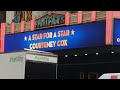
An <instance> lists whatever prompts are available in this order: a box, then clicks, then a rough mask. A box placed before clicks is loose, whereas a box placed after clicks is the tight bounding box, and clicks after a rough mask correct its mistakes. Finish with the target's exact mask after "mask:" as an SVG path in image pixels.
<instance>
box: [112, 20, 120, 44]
mask: <svg viewBox="0 0 120 90" xmlns="http://www.w3.org/2000/svg"><path fill="white" fill-rule="evenodd" d="M113 42H114V45H120V19H115V20H114V38H113Z"/></svg>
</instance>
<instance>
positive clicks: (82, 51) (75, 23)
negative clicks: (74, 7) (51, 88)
mask: <svg viewBox="0 0 120 90" xmlns="http://www.w3.org/2000/svg"><path fill="white" fill-rule="evenodd" d="M7 13H9V14H10V13H12V14H11V16H10V15H6V16H7V17H6V18H9V17H10V18H9V19H8V20H6V23H10V24H6V23H2V24H1V26H2V27H1V30H2V31H1V52H10V51H14V50H23V49H24V48H29V49H35V50H43V51H50V52H53V53H56V54H58V56H59V57H58V65H59V68H58V78H60V79H61V78H65V79H66V78H70V79H71V78H73V79H78V78H83V76H85V75H86V74H87V77H89V78H90V75H91V74H92V75H95V76H96V75H98V72H99V73H103V72H108V71H109V70H108V67H106V65H110V67H109V68H111V71H112V72H113V71H116V72H119V71H117V68H119V67H118V66H116V67H115V66H112V64H108V63H110V62H112V59H110V58H109V57H111V56H114V55H110V56H107V54H106V53H108V52H111V51H116V52H119V51H118V50H119V48H116V47H115V48H114V47H113V46H115V45H119V41H120V39H119V28H118V27H119V18H120V11H75V12H72V11H11V12H7ZM117 20H118V21H117ZM114 23H116V24H114ZM116 32H117V33H118V34H117V33H116ZM114 34H115V35H114ZM116 40H117V41H116ZM14 43H15V44H14ZM55 45H57V46H55ZM109 46H110V47H109ZM111 46H112V47H111ZM106 49H107V50H106ZM88 53H89V54H90V56H93V57H92V58H91V57H89V55H88ZM99 53H102V54H104V55H105V57H102V58H103V59H100V57H99V56H100V55H99V56H94V54H96V55H98V54H99ZM86 56H88V57H89V58H91V59H88V57H86ZM111 58H112V57H111ZM114 58H115V59H116V61H119V60H118V59H119V55H118V57H115V56H114ZM96 60H98V61H99V60H100V61H102V60H103V61H102V62H101V63H102V64H101V63H99V62H98V61H96ZM104 60H105V61H106V63H107V64H105V63H104ZM107 60H108V61H107ZM96 62H98V63H97V64H95V63H96ZM90 63H92V64H90ZM117 64H118V63H117ZM117 64H116V62H115V63H113V65H117ZM98 66H99V67H98ZM102 66H103V67H104V68H101V67H102ZM87 67H88V68H87ZM91 67H93V68H94V69H93V68H91ZM113 67H114V69H116V70H114V69H112V68H113ZM99 68H100V69H99ZM92 70H93V71H92ZM102 70H103V71H102ZM85 72H86V73H85ZM88 73H89V74H88ZM96 73H97V74H96ZM85 77H86V76H85ZM91 78H92V77H91ZM94 78H95V77H94ZM96 78H97V76H96Z"/></svg>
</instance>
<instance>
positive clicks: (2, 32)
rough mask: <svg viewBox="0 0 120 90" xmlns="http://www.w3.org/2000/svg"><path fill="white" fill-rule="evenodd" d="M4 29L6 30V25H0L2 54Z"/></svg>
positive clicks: (2, 50) (2, 49)
mask: <svg viewBox="0 0 120 90" xmlns="http://www.w3.org/2000/svg"><path fill="white" fill-rule="evenodd" d="M5 29H6V24H5V23H1V52H4V43H5V42H4V41H5Z"/></svg>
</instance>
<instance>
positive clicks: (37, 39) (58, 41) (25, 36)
mask: <svg viewBox="0 0 120 90" xmlns="http://www.w3.org/2000/svg"><path fill="white" fill-rule="evenodd" d="M105 27H106V23H105V21H96V22H91V23H86V24H80V25H72V26H65V27H59V28H52V29H47V30H37V31H34V32H25V33H18V34H14V35H6V37H5V52H9V51H14V50H23V49H24V48H27V49H32V50H41V51H51V50H62V49H71V48H83V47H93V46H102V45H105Z"/></svg>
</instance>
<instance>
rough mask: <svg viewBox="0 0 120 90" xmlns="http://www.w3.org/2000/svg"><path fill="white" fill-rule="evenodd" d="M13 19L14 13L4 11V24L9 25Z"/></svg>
mask: <svg viewBox="0 0 120 90" xmlns="http://www.w3.org/2000/svg"><path fill="white" fill-rule="evenodd" d="M13 19H14V11H6V23H11V22H12V20H13Z"/></svg>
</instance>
